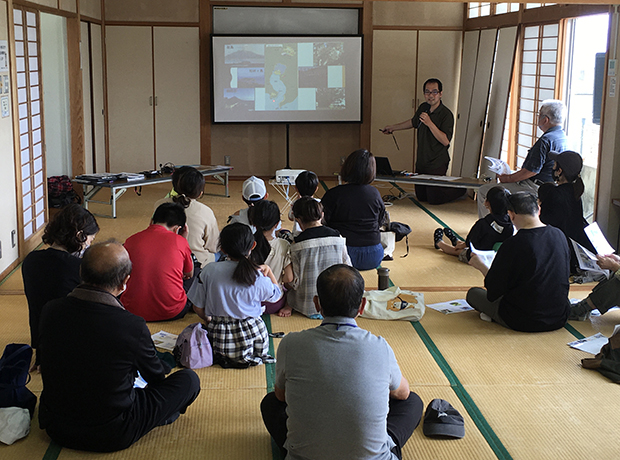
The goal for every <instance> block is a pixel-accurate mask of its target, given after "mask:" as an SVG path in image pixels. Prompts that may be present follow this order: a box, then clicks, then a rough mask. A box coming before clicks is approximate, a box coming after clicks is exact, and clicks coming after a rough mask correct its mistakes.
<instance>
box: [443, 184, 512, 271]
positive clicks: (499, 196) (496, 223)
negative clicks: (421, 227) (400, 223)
mask: <svg viewBox="0 0 620 460" xmlns="http://www.w3.org/2000/svg"><path fill="white" fill-rule="evenodd" d="M509 196H510V192H509V191H508V190H506V189H505V188H504V187H502V186H496V187H493V188H492V189H490V190H489V193H488V194H487V199H486V201H485V203H484V205H485V206H486V207H487V208H488V209H489V211H490V214H488V215H486V216H485V217H483V218H482V219H478V221H476V223H475V224H474V226H473V227H472V228H471V230H470V231H469V233H468V234H467V239H466V240H465V241H458V239H457V238H456V235H454V232H452V230H450V229H449V228H447V227H446V228H444V229H441V228H438V229H437V230H435V234H434V235H433V238H434V240H435V249H441V250H442V251H443V252H445V253H446V254H450V255H452V256H457V257H458V258H459V260H460V261H461V262H465V263H469V258H470V257H471V245H473V246H474V248H476V249H480V250H483V251H491V250H493V249H494V248H495V245H496V244H498V243H502V242H504V241H506V240H507V239H508V238H510V237H511V236H512V235H513V233H514V227H513V225H512V222H511V221H510V217H508V205H509V203H508V197H509ZM444 236H446V237H447V238H448V239H449V240H450V242H451V243H452V244H451V245H450V244H448V243H446V242H444V241H443V237H444Z"/></svg>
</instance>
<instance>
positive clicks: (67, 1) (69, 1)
mask: <svg viewBox="0 0 620 460" xmlns="http://www.w3.org/2000/svg"><path fill="white" fill-rule="evenodd" d="M58 8H59V9H61V10H63V11H70V12H71V13H77V0H59V1H58Z"/></svg>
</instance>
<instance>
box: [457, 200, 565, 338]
mask: <svg viewBox="0 0 620 460" xmlns="http://www.w3.org/2000/svg"><path fill="white" fill-rule="evenodd" d="M509 201H510V207H509V208H508V215H509V216H510V220H512V223H513V224H514V226H515V227H516V229H517V230H518V232H517V234H516V235H515V236H513V237H511V238H508V239H507V240H506V241H504V243H503V244H502V246H501V247H500V248H499V251H497V255H496V257H495V259H494V260H493V263H492V264H491V267H490V268H487V267H486V266H485V265H484V263H483V262H482V261H481V260H480V258H479V257H478V256H477V255H475V254H472V256H471V259H470V261H469V264H470V265H472V266H474V267H475V268H477V269H478V270H480V272H481V273H482V274H483V275H485V278H484V286H485V288H486V290H485V289H482V288H471V289H470V290H469V292H468V293H467V302H468V303H469V305H471V306H472V307H473V308H475V309H476V310H478V311H479V312H481V314H480V317H481V319H485V320H487V321H490V320H493V321H495V322H497V323H499V324H501V325H502V326H505V327H508V328H511V329H514V330H516V331H523V332H542V331H553V330H556V329H559V328H561V327H562V326H564V324H566V321H567V319H568V315H569V311H570V302H569V300H568V289H569V284H568V276H569V261H570V252H569V250H568V244H567V243H566V238H564V235H563V234H562V232H561V230H558V229H557V228H555V227H552V226H550V225H545V224H543V223H542V222H541V221H540V218H539V217H538V213H539V208H538V201H537V199H536V196H534V194H532V193H528V192H518V193H513V194H512V195H510V198H509Z"/></svg>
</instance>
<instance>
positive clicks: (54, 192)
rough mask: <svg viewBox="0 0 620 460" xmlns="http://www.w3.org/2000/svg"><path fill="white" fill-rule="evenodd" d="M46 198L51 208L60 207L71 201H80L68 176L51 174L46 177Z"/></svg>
mask: <svg viewBox="0 0 620 460" xmlns="http://www.w3.org/2000/svg"><path fill="white" fill-rule="evenodd" d="M47 200H48V202H49V205H50V207H51V208H62V207H63V206H66V205H68V204H71V203H78V204H80V203H81V202H82V200H81V198H80V196H79V195H78V194H77V193H75V190H73V183H72V182H71V179H69V176H51V177H48V178H47Z"/></svg>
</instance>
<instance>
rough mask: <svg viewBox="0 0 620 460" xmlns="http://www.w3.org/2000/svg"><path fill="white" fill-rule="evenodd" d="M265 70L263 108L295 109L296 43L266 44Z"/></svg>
mask: <svg viewBox="0 0 620 460" xmlns="http://www.w3.org/2000/svg"><path fill="white" fill-rule="evenodd" d="M265 72H266V73H267V76H268V78H266V81H265V92H266V96H267V99H266V101H265V110H279V109H284V110H297V106H294V107H293V106H291V104H292V103H293V102H294V101H295V100H296V99H297V78H298V77H297V44H296V43H293V44H283V45H266V46H265ZM287 106H288V107H287Z"/></svg>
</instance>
